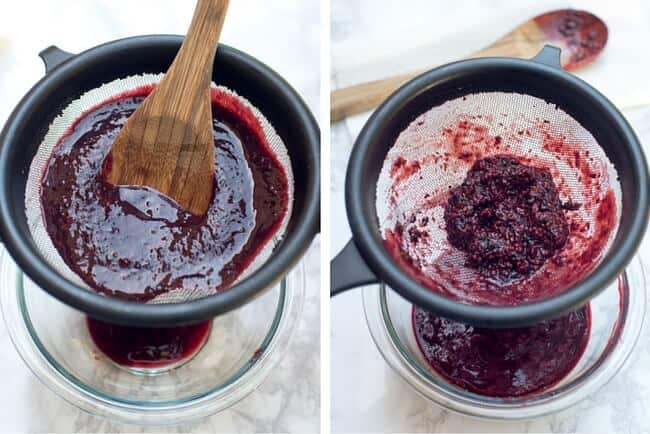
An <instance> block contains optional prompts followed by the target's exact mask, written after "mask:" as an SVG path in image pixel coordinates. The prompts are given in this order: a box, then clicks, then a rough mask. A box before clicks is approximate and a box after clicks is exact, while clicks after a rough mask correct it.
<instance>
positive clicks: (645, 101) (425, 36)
mask: <svg viewBox="0 0 650 434" xmlns="http://www.w3.org/2000/svg"><path fill="white" fill-rule="evenodd" d="M408 5H412V6H410V7H407V6H408ZM562 5H564V6H562ZM567 5H568V6H574V7H582V8H585V9H587V10H591V11H593V12H595V13H597V14H598V15H599V16H601V17H602V18H603V19H604V20H605V21H606V22H607V23H608V25H609V27H610V41H609V45H608V47H607V49H606V50H605V53H604V54H603V56H602V57H601V58H600V59H599V61H598V62H596V63H594V64H593V65H591V66H589V67H588V68H586V69H585V70H583V71H580V72H579V73H578V75H580V76H581V77H582V78H584V79H585V80H587V81H590V82H592V83H593V84H595V85H597V86H598V87H599V88H601V90H602V91H603V92H604V93H605V94H606V95H607V96H609V97H610V98H611V99H612V100H613V101H615V102H616V103H617V104H618V105H619V106H625V107H628V106H637V108H636V109H629V108H628V109H626V110H624V113H625V115H626V116H627V117H628V119H629V120H630V122H631V123H632V125H633V126H634V128H635V129H636V131H637V133H638V135H639V137H640V138H641V140H642V141H644V142H645V144H644V146H645V150H646V155H650V82H648V81H647V78H644V77H643V75H644V74H647V70H648V69H647V68H645V67H640V69H641V73H637V72H636V70H635V71H634V72H633V73H632V74H630V75H627V72H628V71H632V69H634V68H636V67H635V65H634V62H633V53H635V51H634V48H640V47H641V45H640V44H642V42H641V41H647V40H648V39H647V25H648V24H650V5H649V4H648V3H647V2H643V1H636V0H625V1H617V2H610V1H596V0H590V1H554V0H547V1H534V0H494V1H491V2H485V1H480V0H455V1H453V2H444V7H441V6H442V2H431V1H428V0H409V1H402V2H391V1H387V0H332V59H333V60H332V77H331V81H332V87H333V88H337V87H342V86H345V85H351V84H355V83H357V82H361V81H365V80H369V79H376V78H381V77H384V76H387V75H389V74H391V73H397V72H405V71H408V70H411V69H412V68H414V67H424V66H433V65H435V64H441V63H444V62H447V61H451V60H454V59H459V58H461V57H463V56H464V55H467V54H468V53H470V52H472V50H474V49H478V48H480V47H481V45H485V44H486V42H489V41H491V40H494V39H495V38H496V37H498V36H500V34H502V33H505V32H504V31H505V30H509V28H510V27H512V26H513V25H516V23H518V22H521V21H524V20H526V19H527V18H528V17H530V16H533V15H534V14H535V13H537V12H539V11H542V10H552V9H555V8H559V7H566V6H567ZM624 6H627V7H629V8H630V10H627V11H626V9H625V7H624ZM624 11H625V12H624ZM504 26H506V27H504ZM635 35H644V36H643V37H640V38H639V39H638V40H636V37H635ZM630 44H634V45H632V46H630V47H627V50H624V52H621V50H622V49H620V48H619V50H618V51H617V50H616V48H617V47H626V46H627V45H630ZM622 71H625V73H623V72H622ZM623 76H625V80H623V81H624V82H625V83H624V86H622V85H621V83H620V81H619V83H613V81H615V80H616V79H615V77H616V78H621V77H623ZM367 118H368V114H362V115H358V116H354V117H352V118H349V119H347V120H346V121H344V122H339V123H337V124H335V125H334V128H333V130H332V144H331V173H332V179H331V181H330V188H331V203H332V207H331V210H330V215H331V221H333V222H337V229H336V231H332V240H331V253H332V255H335V254H336V253H338V251H340V249H341V248H342V247H343V246H344V245H345V243H346V242H347V240H348V239H349V237H350V230H349V226H348V225H347V219H346V215H345V208H344V190H343V188H344V179H345V170H346V165H347V160H348V157H349V154H350V151H351V149H352V145H353V142H354V139H355V137H356V136H357V134H358V133H359V131H360V129H361V127H362V126H363V124H364V122H365V121H366V119H367ZM640 255H641V257H642V261H644V262H645V266H646V270H647V269H648V264H650V237H649V236H646V239H645V242H644V244H643V246H642V248H641V252H640ZM331 324H332V328H331V359H332V365H331V396H332V397H331V428H332V432H603V433H604V432H629V433H636V432H650V416H649V415H648V409H649V408H650V378H649V377H648V375H647V369H648V366H650V327H648V326H647V320H646V326H645V328H644V331H643V332H642V336H641V338H640V340H639V344H638V346H637V348H636V349H635V351H634V354H633V356H632V357H631V359H630V360H629V361H628V363H627V365H626V366H625V367H624V369H623V371H621V372H620V373H619V374H618V375H617V376H616V377H615V378H614V379H613V380H612V381H611V382H610V383H609V384H607V385H606V386H605V387H603V388H602V389H601V390H600V391H599V392H598V393H596V394H594V395H593V396H591V397H590V398H589V399H587V400H586V401H583V402H582V403H580V404H578V405H576V406H574V407H573V408H570V409H567V410H565V411H562V412H560V413H557V414H555V415H552V416H547V417H543V418H539V419H535V420H531V421H528V422H517V423H495V422H487V421H483V420H477V419H472V418H468V417H464V416H460V415H458V414H454V413H451V412H448V411H445V410H442V409H441V408H439V407H437V406H435V405H434V404H431V403H429V402H428V401H426V400H425V399H424V398H422V397H420V396H419V395H418V394H416V393H415V392H414V391H413V390H412V389H411V388H410V387H409V386H408V384H407V383H406V382H405V381H403V380H402V379H401V378H400V377H399V376H398V375H397V374H396V373H394V372H393V371H392V369H391V368H390V367H389V366H388V365H387V364H386V362H385V361H384V360H383V358H382V357H381V355H380V353H379V351H378V350H377V348H376V347H375V345H374V343H373V342H372V340H371V337H370V334H369V332H368V329H367V327H366V323H365V319H364V314H363V308H362V304H361V294H360V291H349V292H347V293H344V294H341V295H339V296H337V297H335V298H333V299H332V304H331Z"/></svg>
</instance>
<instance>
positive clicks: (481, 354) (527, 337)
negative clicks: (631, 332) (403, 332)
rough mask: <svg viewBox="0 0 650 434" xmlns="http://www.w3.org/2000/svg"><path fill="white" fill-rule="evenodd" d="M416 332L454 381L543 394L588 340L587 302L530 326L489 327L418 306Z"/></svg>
mask: <svg viewBox="0 0 650 434" xmlns="http://www.w3.org/2000/svg"><path fill="white" fill-rule="evenodd" d="M412 318H413V330H414V333H415V338H416V341H417V343H418V346H419V348H420V351H421V352H422V355H423V356H424V358H425V359H426V361H427V363H428V364H429V365H430V366H431V368H433V370H434V371H435V372H437V373H438V374H440V375H441V376H442V377H443V378H445V379H446V380H447V381H449V382H450V383H452V384H453V385H455V386H457V387H459V388H461V389H463V390H467V391H469V392H473V393H477V394H480V395H484V396H492V397H499V398H508V397H521V396H527V395H532V394H539V393H542V392H543V391H545V390H548V389H549V388H551V387H552V386H553V385H555V384H557V383H558V382H560V381H561V380H562V379H563V378H565V377H566V376H567V375H568V374H569V373H570V372H571V371H572V370H573V368H575V366H576V365H577V363H578V361H579V360H580V358H581V357H582V355H583V354H584V351H585V349H586V348H587V343H588V341H589V332H590V328H591V310H590V308H589V306H588V305H587V306H586V307H583V308H581V309H579V310H577V311H575V312H572V313H570V314H568V315H565V316H563V317H560V318H557V319H553V320H549V321H542V322H540V323H538V324H535V325H533V326H530V327H522V328H514V329H489V328H479V327H473V326H470V325H465V324H462V323H459V322H456V321H453V320H449V319H445V318H440V317H437V316H435V315H433V314H432V313H430V312H427V311H425V310H424V309H422V308H420V307H415V306H414V307H413V312H412Z"/></svg>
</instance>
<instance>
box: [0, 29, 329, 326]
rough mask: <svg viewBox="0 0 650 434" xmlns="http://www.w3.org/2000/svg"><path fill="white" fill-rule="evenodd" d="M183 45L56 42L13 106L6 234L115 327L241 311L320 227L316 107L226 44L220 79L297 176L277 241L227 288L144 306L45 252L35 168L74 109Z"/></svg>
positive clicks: (26, 261)
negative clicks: (78, 47) (79, 46)
mask: <svg viewBox="0 0 650 434" xmlns="http://www.w3.org/2000/svg"><path fill="white" fill-rule="evenodd" d="M181 41H182V38H181V37H178V36H160V35H155V36H142V37H135V38H128V39H123V40H118V41H114V42H110V43H107V44H104V45H101V46H98V47H95V48H92V49H90V50H88V51H86V52H84V53H81V54H79V55H71V54H69V53H65V52H63V51H61V50H59V49H57V48H56V47H50V48H49V49H47V50H45V51H44V52H43V53H42V54H41V56H42V57H43V60H44V61H45V63H46V67H47V74H46V76H45V77H44V78H43V79H42V80H41V81H40V82H39V83H37V84H36V85H35V86H34V87H33V88H32V89H31V90H30V91H29V93H28V94H27V95H26V96H25V97H24V98H23V100H22V101H21V102H20V103H19V105H18V106H17V107H16V109H15V110H14V112H13V113H12V115H11V117H10V118H9V120H8V121H7V123H6V125H5V128H4V130H3V132H2V136H1V138H0V240H2V242H3V243H4V244H5V246H6V247H7V250H8V251H9V253H10V254H11V255H12V256H13V258H14V259H15V260H16V262H17V263H18V265H19V266H20V267H21V268H22V269H23V270H24V271H25V272H26V274H27V275H28V276H29V278H30V279H31V280H32V281H34V282H35V283H36V284H37V285H38V286H40V287H41V288H43V289H45V290H47V291H48V292H50V293H51V294H52V295H54V296H55V297H57V298H59V299H60V300H62V301H63V302H65V303H67V304H69V305H71V306H72V307H75V308H77V309H79V310H82V311H84V312H86V313H88V314H90V315H91V316H93V317H96V318H99V319H102V320H105V321H109V322H112V323H119V324H126V325H140V326H148V327H160V326H173V325H180V324H185V323H190V322H197V321H201V320H206V319H211V318H213V317H214V316H216V315H219V314H221V313H224V312H227V311H229V310H231V309H234V308H236V307H238V306H240V305H242V304H243V303H245V302H247V301H248V300H249V299H251V298H252V297H255V296H256V295H258V294H259V293H261V292H262V291H264V290H266V289H268V288H269V287H271V286H272V285H273V284H275V283H276V282H277V281H279V280H280V279H281V278H282V277H283V276H284V274H286V273H287V272H288V271H289V270H290V269H291V267H292V266H293V265H294V264H295V263H296V262H297V261H298V260H299V259H300V257H301V255H302V254H303V253H304V251H305V250H306V249H307V247H308V246H309V244H310V242H311V239H312V238H313V236H314V235H315V234H316V233H317V231H318V214H319V146H320V145H319V132H318V127H317V125H316V123H315V121H314V119H313V117H312V115H311V113H310V112H309V110H308V108H307V107H306V105H305V104H304V102H303V101H302V100H301V98H300V97H299V96H298V95H297V94H296V93H295V91H294V90H293V89H292V88H291V87H290V86H289V85H288V84H287V83H286V82H285V81H284V80H283V79H282V78H281V77H279V76H278V75H277V74H276V73H275V72H274V71H272V70H271V69H269V68H268V67H267V66H265V65H263V64H262V63H260V62H259V61H257V60H255V59H253V58H252V57H250V56H248V55H246V54H244V53H242V52H239V51H237V50H235V49H233V48H230V47H228V46H225V45H222V44H220V45H219V49H218V50H217V55H216V59H215V64H217V65H218V67H215V68H214V71H215V72H214V75H213V81H214V82H215V83H216V85H218V86H221V87H223V88H225V89H228V92H230V93H231V94H232V95H235V96H236V98H239V99H240V101H242V102H243V103H244V105H247V106H248V107H249V109H250V110H252V111H253V112H254V114H255V115H256V117H257V118H258V119H259V120H260V123H261V124H262V126H263V130H264V134H265V136H266V138H267V141H268V142H269V143H270V144H271V145H272V147H273V149H274V152H275V153H276V156H277V157H278V159H279V160H280V161H281V162H282V165H283V166H284V168H285V171H286V172H287V175H288V178H291V177H292V178H293V185H294V186H295V188H294V190H293V192H290V196H292V199H293V200H292V204H291V205H290V214H289V215H288V216H287V218H286V221H283V222H282V227H281V230H280V231H279V232H278V233H276V237H275V240H274V241H273V242H271V243H269V245H267V246H266V247H265V250H264V251H263V252H262V254H261V255H257V256H256V261H255V262H254V263H253V264H252V265H251V266H250V267H248V269H246V270H245V272H244V273H243V274H242V275H241V276H240V279H239V281H238V282H237V283H236V284H235V285H233V286H232V287H230V288H228V289H227V290H224V291H222V292H219V293H212V294H210V295H209V296H206V295H208V294H206V293H204V292H199V293H191V294H187V293H183V294H172V296H170V298H166V299H160V300H154V303H147V304H143V303H136V302H129V301H124V300H119V299H115V298H111V297H106V296H102V295H99V294H97V293H95V292H93V291H89V290H88V289H87V288H86V287H85V286H84V285H82V284H81V282H79V281H78V279H77V278H76V276H75V275H74V274H73V273H71V272H70V271H69V270H65V268H64V267H61V266H60V263H59V266H57V255H56V254H54V253H55V252H53V251H52V250H53V249H50V248H48V245H47V244H48V243H47V237H46V236H45V237H43V236H41V235H43V234H42V227H40V226H39V225H40V222H41V220H40V219H39V215H40V212H39V210H35V209H34V207H37V202H38V199H37V196H38V194H37V190H38V187H37V184H38V183H35V182H34V179H37V177H36V176H35V174H36V173H37V172H39V168H40V169H42V163H43V160H45V159H46V158H47V156H48V152H50V151H51V147H52V145H53V142H54V141H55V140H53V139H52V137H54V136H55V135H56V134H58V133H60V130H61V129H62V128H63V129H65V128H67V126H69V123H70V122H71V119H70V117H71V116H72V115H73V114H74V113H72V112H75V113H76V112H79V111H80V110H81V111H83V109H84V108H87V107H86V106H88V105H90V106H92V105H93V103H96V102H101V101H103V100H105V99H106V98H105V97H110V96H113V94H114V93H115V92H116V91H117V92H118V93H119V91H120V90H125V89H126V88H131V87H133V86H137V85H139V84H150V82H155V81H156V80H158V79H159V78H160V76H159V75H158V74H160V73H161V72H162V71H165V70H167V68H168V67H169V65H170V63H171V61H172V60H173V58H174V56H175V54H176V52H177V51H178V47H179V46H180V43H181ZM145 82H146V83H145ZM71 113H72V115H71ZM62 114H63V116H61V117H59V116H60V115H62ZM262 114H263V115H262ZM72 117H74V116H72ZM271 125H272V127H271ZM57 131H58V133H57ZM30 168H31V169H32V175H31V176H30ZM30 180H31V181H30ZM26 209H27V210H31V211H27V212H26ZM39 227H40V229H39ZM35 240H36V241H38V243H37V242H35ZM58 260H60V258H58Z"/></svg>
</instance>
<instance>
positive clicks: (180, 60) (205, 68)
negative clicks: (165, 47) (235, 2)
mask: <svg viewBox="0 0 650 434" xmlns="http://www.w3.org/2000/svg"><path fill="white" fill-rule="evenodd" d="M228 4H229V0H198V1H197V4H196V8H195V9H194V16H193V17H192V23H191V24H190V28H189V30H188V32H187V35H186V36H185V39H184V40H183V45H181V48H180V50H179V52H178V54H177V55H176V58H175V59H174V62H173V63H172V65H171V67H170V68H169V71H167V76H169V77H170V78H171V77H173V78H174V81H175V85H176V86H178V85H180V86H181V87H182V88H184V90H187V91H191V90H192V89H195V90H199V89H201V90H203V89H205V87H206V86H208V85H209V83H210V80H211V77H212V65H213V63H214V56H215V54H216V46H217V43H218V42H219V36H220V34H221V29H222V27H223V23H224V20H225V17H226V11H227V9H228ZM197 81H198V82H199V83H200V85H198V86H197V85H196V82H197ZM161 84H162V83H161ZM179 90H180V89H179ZM181 94H182V93H181Z"/></svg>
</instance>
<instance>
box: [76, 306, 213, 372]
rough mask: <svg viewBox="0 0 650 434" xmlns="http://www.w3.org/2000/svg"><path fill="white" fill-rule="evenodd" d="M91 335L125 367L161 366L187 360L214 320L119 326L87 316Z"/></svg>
mask: <svg viewBox="0 0 650 434" xmlns="http://www.w3.org/2000/svg"><path fill="white" fill-rule="evenodd" d="M87 325H88V331H89V332H90V336H91V338H92V340H93V342H94V343H95V345H97V348H99V349H100V350H101V351H102V353H104V354H105V355H106V356H107V357H108V358H110V359H111V360H112V361H114V362H115V363H117V364H118V365H122V366H130V367H134V368H159V367H162V366H165V365H169V364H172V363H176V362H180V361H182V360H186V359H188V358H189V357H191V356H193V355H194V354H195V353H196V352H197V351H198V350H200V349H201V347H202V346H203V344H204V343H205V341H206V340H207V338H208V336H209V334H210V329H211V327H212V321H204V322H202V323H198V324H193V325H188V326H181V327H171V328H140V327H128V326H120V325H116V324H110V323H107V322H104V321H99V320H96V319H94V318H90V317H88V318H87Z"/></svg>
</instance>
